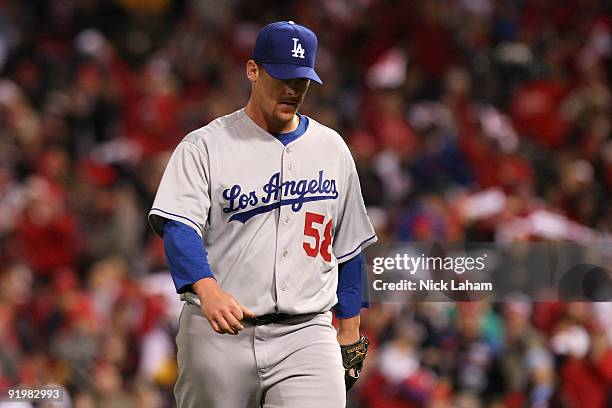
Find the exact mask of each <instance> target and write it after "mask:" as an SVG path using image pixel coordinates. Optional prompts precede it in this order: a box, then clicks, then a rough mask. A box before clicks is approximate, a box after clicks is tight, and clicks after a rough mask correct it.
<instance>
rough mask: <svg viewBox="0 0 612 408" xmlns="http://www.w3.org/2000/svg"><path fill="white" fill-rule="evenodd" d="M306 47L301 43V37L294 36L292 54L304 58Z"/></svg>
mask: <svg viewBox="0 0 612 408" xmlns="http://www.w3.org/2000/svg"><path fill="white" fill-rule="evenodd" d="M304 51H306V50H304V48H302V44H300V39H299V38H293V49H292V50H291V56H292V57H295V58H304Z"/></svg>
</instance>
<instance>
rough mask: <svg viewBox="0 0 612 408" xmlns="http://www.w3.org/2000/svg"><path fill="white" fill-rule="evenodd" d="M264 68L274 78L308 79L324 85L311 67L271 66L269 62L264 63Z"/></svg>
mask: <svg viewBox="0 0 612 408" xmlns="http://www.w3.org/2000/svg"><path fill="white" fill-rule="evenodd" d="M263 67H264V68H265V69H266V72H267V73H268V74H270V76H271V77H272V78H276V79H293V78H307V79H310V80H313V81H315V82H317V83H318V84H319V85H323V81H321V78H319V76H318V75H317V73H316V72H315V70H314V69H312V68H310V67H303V66H301V65H291V64H270V63H267V62H264V63H263Z"/></svg>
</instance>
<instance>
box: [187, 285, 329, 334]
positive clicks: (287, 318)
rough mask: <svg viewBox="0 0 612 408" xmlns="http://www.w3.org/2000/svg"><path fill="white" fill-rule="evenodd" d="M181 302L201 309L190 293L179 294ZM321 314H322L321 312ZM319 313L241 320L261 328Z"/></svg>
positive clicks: (196, 298) (195, 297)
mask: <svg viewBox="0 0 612 408" xmlns="http://www.w3.org/2000/svg"><path fill="white" fill-rule="evenodd" d="M181 300H184V301H186V302H187V303H191V304H192V305H194V306H196V307H201V306H202V305H201V304H200V298H198V295H196V294H194V293H192V292H185V293H183V294H181ZM321 313H323V312H321ZM318 314H320V313H306V314H289V313H269V314H265V315H261V316H256V317H245V318H244V319H243V320H244V321H245V322H247V323H250V324H254V325H255V326H261V325H264V324H273V323H281V324H282V323H285V324H295V323H301V322H307V321H308V320H310V319H312V318H313V317H315V316H316V315H318Z"/></svg>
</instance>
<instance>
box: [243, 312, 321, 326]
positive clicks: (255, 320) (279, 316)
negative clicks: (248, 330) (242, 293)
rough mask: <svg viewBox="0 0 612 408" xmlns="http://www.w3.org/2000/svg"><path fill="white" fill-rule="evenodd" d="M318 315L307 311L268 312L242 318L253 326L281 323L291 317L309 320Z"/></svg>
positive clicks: (292, 318)
mask: <svg viewBox="0 0 612 408" xmlns="http://www.w3.org/2000/svg"><path fill="white" fill-rule="evenodd" d="M316 315H318V313H308V314H289V313H270V314H265V315H261V316H257V317H245V318H244V319H243V320H244V321H246V322H248V323H251V324H254V325H255V326H261V325H264V324H272V323H281V322H283V321H284V320H288V319H291V320H292V321H293V320H298V321H301V320H304V321H306V320H310V319H312V318H313V317H315V316H316Z"/></svg>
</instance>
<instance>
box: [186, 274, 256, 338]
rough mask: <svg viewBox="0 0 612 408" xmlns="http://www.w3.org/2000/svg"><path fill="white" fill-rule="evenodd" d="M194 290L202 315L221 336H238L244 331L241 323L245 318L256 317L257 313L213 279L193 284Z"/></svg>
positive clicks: (201, 280) (205, 279)
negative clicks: (198, 299)
mask: <svg viewBox="0 0 612 408" xmlns="http://www.w3.org/2000/svg"><path fill="white" fill-rule="evenodd" d="M193 289H194V290H195V292H196V294H197V295H198V297H199V298H200V303H201V304H202V307H201V310H202V314H203V315H204V317H205V318H206V320H208V323H210V326H211V327H212V328H213V330H214V331H216V332H217V333H219V334H232V335H236V334H238V332H239V331H240V330H242V329H244V326H243V325H242V323H240V321H241V320H242V319H243V318H245V317H255V313H253V312H252V311H250V310H249V309H247V308H246V307H245V306H243V305H242V304H240V302H238V301H237V300H236V299H235V298H234V297H233V296H232V295H230V294H229V293H227V292H225V291H224V290H223V289H221V288H220V287H219V285H217V281H216V280H215V279H213V278H204V279H200V280H199V281H197V282H195V283H194V284H193Z"/></svg>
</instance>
